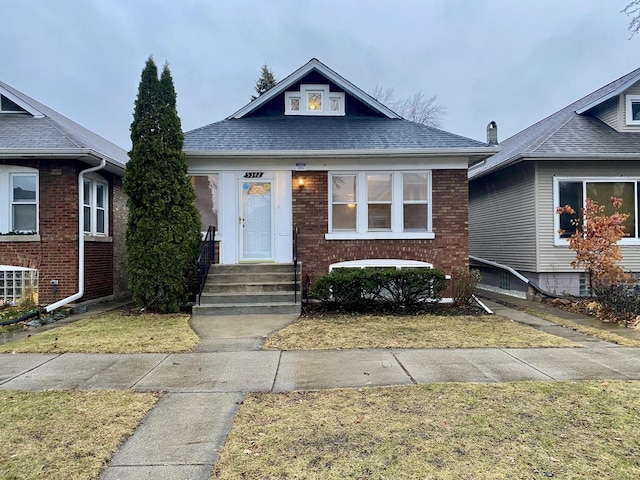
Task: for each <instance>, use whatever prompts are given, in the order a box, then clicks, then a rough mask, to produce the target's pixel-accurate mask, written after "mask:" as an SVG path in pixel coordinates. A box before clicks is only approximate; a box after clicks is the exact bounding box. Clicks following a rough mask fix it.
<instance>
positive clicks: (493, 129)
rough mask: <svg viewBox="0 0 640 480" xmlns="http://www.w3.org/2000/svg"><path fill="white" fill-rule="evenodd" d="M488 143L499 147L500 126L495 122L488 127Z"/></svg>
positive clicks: (491, 122)
mask: <svg viewBox="0 0 640 480" xmlns="http://www.w3.org/2000/svg"><path fill="white" fill-rule="evenodd" d="M487 143H488V144H489V145H498V124H497V123H496V122H494V121H493V120H492V121H490V122H489V124H488V125H487Z"/></svg>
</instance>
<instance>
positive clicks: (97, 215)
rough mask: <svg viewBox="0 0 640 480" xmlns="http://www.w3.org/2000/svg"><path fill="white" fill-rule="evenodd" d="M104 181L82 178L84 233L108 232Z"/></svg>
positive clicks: (107, 188)
mask: <svg viewBox="0 0 640 480" xmlns="http://www.w3.org/2000/svg"><path fill="white" fill-rule="evenodd" d="M108 191H109V187H108V186H107V184H106V183H103V182H100V181H98V180H95V179H92V178H85V179H84V190H83V207H84V218H83V220H84V233H85V235H95V236H106V235H107V234H108V231H107V230H108V228H107V220H108V218H109V217H108V214H107V212H108V209H107V203H108V195H107V192H108Z"/></svg>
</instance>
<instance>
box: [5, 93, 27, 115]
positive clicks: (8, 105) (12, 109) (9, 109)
mask: <svg viewBox="0 0 640 480" xmlns="http://www.w3.org/2000/svg"><path fill="white" fill-rule="evenodd" d="M0 112H2V113H24V109H23V108H22V107H20V105H18V104H17V103H15V102H14V101H12V100H10V99H8V98H7V97H5V96H4V95H0Z"/></svg>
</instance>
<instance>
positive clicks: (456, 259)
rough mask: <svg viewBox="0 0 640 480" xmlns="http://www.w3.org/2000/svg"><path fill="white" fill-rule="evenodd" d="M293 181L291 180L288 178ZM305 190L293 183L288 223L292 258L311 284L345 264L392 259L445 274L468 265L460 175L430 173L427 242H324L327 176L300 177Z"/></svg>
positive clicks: (464, 200) (308, 174) (464, 196)
mask: <svg viewBox="0 0 640 480" xmlns="http://www.w3.org/2000/svg"><path fill="white" fill-rule="evenodd" d="M294 175H295V174H294ZM304 177H305V187H304V189H302V190H300V189H298V188H296V187H295V185H297V183H296V181H295V179H294V180H293V185H294V188H293V223H294V225H295V226H297V227H298V257H299V259H300V261H302V263H303V267H304V275H305V276H307V275H308V277H307V278H308V279H309V280H310V281H311V282H313V281H314V280H315V279H316V278H318V276H322V275H324V274H326V273H327V272H328V270H329V265H330V264H332V263H336V262H342V261H347V260H362V259H366V258H394V259H401V260H418V261H423V262H428V263H432V264H433V265H434V267H435V268H439V269H441V270H443V271H444V272H445V273H450V272H451V270H452V269H453V268H454V267H457V266H460V267H465V266H467V265H468V261H469V259H468V238H467V234H468V189H467V172H466V170H434V171H433V172H432V183H433V184H432V187H433V194H432V201H433V207H432V214H433V222H432V224H433V232H434V233H435V237H436V238H435V239H433V240H325V238H324V236H325V234H326V233H327V232H328V222H329V218H328V208H329V207H328V205H329V204H328V185H327V181H328V174H327V172H305V173H304Z"/></svg>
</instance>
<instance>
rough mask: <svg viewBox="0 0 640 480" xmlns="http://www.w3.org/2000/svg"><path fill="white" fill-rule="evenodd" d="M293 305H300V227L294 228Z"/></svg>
mask: <svg viewBox="0 0 640 480" xmlns="http://www.w3.org/2000/svg"><path fill="white" fill-rule="evenodd" d="M293 303H298V227H293Z"/></svg>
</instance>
